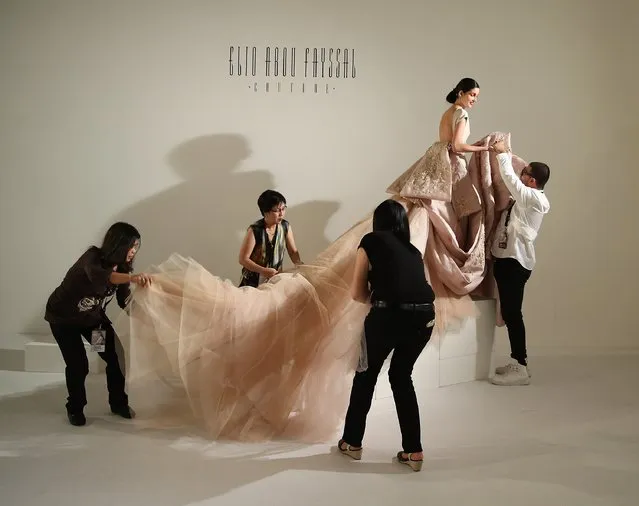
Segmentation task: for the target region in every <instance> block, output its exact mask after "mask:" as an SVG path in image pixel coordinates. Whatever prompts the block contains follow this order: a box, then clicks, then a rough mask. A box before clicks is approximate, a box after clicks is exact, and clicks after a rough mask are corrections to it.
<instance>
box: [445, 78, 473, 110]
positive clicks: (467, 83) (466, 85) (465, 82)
mask: <svg viewBox="0 0 639 506" xmlns="http://www.w3.org/2000/svg"><path fill="white" fill-rule="evenodd" d="M475 88H479V83H478V82H477V81H475V80H474V79H472V78H470V77H464V78H463V79H462V80H461V81H459V82H458V83H457V86H455V87H454V88H453V90H452V91H451V92H450V93H449V94H448V95H446V102H448V103H450V104H454V103H455V101H456V100H457V95H459V92H460V91H461V92H462V93H467V92H469V91H470V90H474V89H475Z"/></svg>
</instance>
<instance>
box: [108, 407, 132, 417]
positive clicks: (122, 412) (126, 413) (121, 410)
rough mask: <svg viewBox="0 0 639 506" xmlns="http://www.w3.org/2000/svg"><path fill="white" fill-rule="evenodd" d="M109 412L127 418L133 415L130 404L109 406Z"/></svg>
mask: <svg viewBox="0 0 639 506" xmlns="http://www.w3.org/2000/svg"><path fill="white" fill-rule="evenodd" d="M111 413H113V414H114V415H118V416H121V417H122V418H126V419H128V420H130V419H131V418H133V417H135V411H133V410H132V409H131V406H115V407H114V406H111Z"/></svg>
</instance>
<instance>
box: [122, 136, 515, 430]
mask: <svg viewBox="0 0 639 506" xmlns="http://www.w3.org/2000/svg"><path fill="white" fill-rule="evenodd" d="M502 137H506V138H507V139H508V140H509V136H508V135H505V134H500V133H495V134H491V135H489V136H486V137H485V138H484V139H482V140H481V141H479V142H478V143H477V144H480V143H483V142H485V143H487V142H493V141H494V140H495V139H497V138H502ZM434 146H435V149H431V150H430V153H429V152H428V151H427V153H426V154H425V155H424V157H422V158H421V159H420V161H418V162H419V163H418V162H416V165H415V166H413V167H411V168H410V169H409V170H408V171H407V173H414V172H417V171H416V170H415V169H416V168H418V171H419V172H424V171H426V172H428V171H430V172H431V174H430V176H428V177H427V178H426V179H427V180H428V181H430V182H431V183H432V180H433V178H439V177H440V176H441V173H442V171H448V172H450V173H451V177H450V178H448V176H446V177H444V179H446V180H448V179H450V181H451V183H450V184H451V185H452V190H451V192H450V195H451V197H450V200H446V198H447V197H446V195H444V197H443V200H431V199H423V198H416V197H414V196H410V195H407V196H404V195H402V194H401V191H400V192H397V193H399V194H397V193H394V192H393V191H392V187H393V185H391V187H390V188H389V192H390V193H394V195H393V198H396V199H397V200H399V201H400V202H402V203H403V204H404V205H405V207H406V208H407V210H408V215H409V222H410V228H411V240H412V242H413V243H414V244H415V245H416V246H417V247H418V248H419V249H420V250H421V251H423V252H424V258H425V264H426V267H427V274H428V277H429V280H430V282H431V285H432V286H433V289H434V290H435V293H436V295H437V298H436V309H437V329H438V331H439V332H443V331H445V329H446V328H448V327H449V326H450V325H452V324H454V323H455V322H457V321H461V320H463V319H464V318H467V317H473V316H475V314H476V311H475V307H474V303H473V302H472V299H471V297H470V294H471V293H473V292H478V291H481V290H482V286H481V285H482V282H483V281H484V280H485V278H486V273H487V261H486V253H487V251H489V239H490V237H491V236H492V229H493V228H494V226H493V225H494V223H495V217H496V213H495V211H496V210H497V211H500V210H501V209H503V208H504V207H505V206H506V202H503V201H504V194H503V188H500V184H501V186H502V187H503V183H501V181H500V178H499V175H498V171H496V169H495V167H496V164H495V160H494V157H493V155H489V154H488V153H483V154H482V156H473V157H472V159H471V162H470V164H469V165H468V170H466V166H465V165H464V166H463V167H461V166H460V164H461V163H462V162H461V161H459V160H457V161H455V158H454V157H455V156H458V155H455V154H453V153H452V152H450V150H449V148H448V146H447V145H441V143H438V144H436V145H434ZM431 148H432V147H431ZM514 158H515V160H514V165H515V166H516V167H519V169H521V166H523V161H521V160H520V159H518V158H516V157H514ZM434 160H437V161H436V162H435V161H434ZM442 160H443V161H442ZM451 160H452V161H451ZM464 161H465V160H464ZM459 171H463V172H464V173H463V174H462V175H461V177H456V176H459ZM409 178H410V174H409V175H408V176H406V179H409ZM464 181H466V182H465V183H464ZM429 184H430V183H429ZM464 185H465V186H464ZM427 186H428V185H427ZM403 187H405V185H403ZM431 187H432V185H431ZM440 187H441V188H446V186H445V185H444V186H441V185H440ZM456 187H457V188H464V189H463V190H460V191H459V192H456ZM468 191H471V192H475V193H474V194H473V193H470V195H471V196H472V195H476V196H477V199H478V200H477V202H478V206H477V207H478V209H472V205H471V206H468V205H466V206H465V202H467V201H468V199H466V200H464V198H457V199H455V195H456V193H457V195H459V194H460V193H464V192H465V193H466V195H468V194H469V193H468ZM440 198H441V197H440ZM471 200H472V199H471ZM464 206H465V207H464ZM464 210H466V211H467V212H465V211H464ZM460 215H463V216H461V217H460ZM371 229H372V216H368V217H366V218H365V219H364V220H362V221H360V222H359V223H357V224H355V225H354V226H353V227H351V228H350V229H349V230H348V231H347V232H345V233H344V234H343V235H342V236H341V237H339V238H338V239H337V240H336V241H335V242H333V243H332V244H331V245H330V246H329V247H328V248H327V249H326V250H324V251H323V252H322V253H320V254H319V255H318V257H317V258H316V259H315V260H314V261H313V262H312V263H311V264H307V265H303V266H300V267H299V268H298V269H297V270H296V271H295V272H294V273H284V274H280V275H278V276H276V277H275V278H273V279H272V280H271V282H269V283H265V284H263V285H261V286H260V287H259V288H251V287H243V288H238V287H236V286H235V285H233V284H232V283H231V282H230V281H228V280H222V279H220V278H219V277H216V276H214V275H213V274H211V273H209V272H208V271H207V270H206V269H204V267H202V266H201V265H200V264H199V263H197V261H195V260H194V259H192V258H185V257H182V256H180V255H178V254H173V255H171V257H170V258H169V259H167V260H166V261H165V262H163V263H161V264H160V265H158V266H156V267H154V268H153V269H152V271H154V272H155V273H156V275H155V276H154V279H155V282H154V284H153V285H151V286H150V287H148V288H146V289H140V290H136V291H135V293H134V296H133V300H132V301H131V304H130V306H129V316H130V317H129V318H128V319H127V320H126V321H118V322H117V324H116V327H117V330H118V333H119V334H120V335H122V336H124V335H126V334H129V335H128V337H129V343H128V346H127V357H126V362H127V367H128V378H129V392H130V395H132V397H134V398H135V397H136V395H138V400H136V401H135V402H136V407H137V409H138V414H139V415H142V416H141V418H142V420H143V421H144V422H143V423H145V424H147V425H148V426H151V427H175V426H182V425H183V424H192V423H194V424H197V425H204V426H205V427H206V429H207V431H208V433H209V434H210V437H212V438H214V439H232V440H244V441H246V440H267V439H274V438H283V439H296V440H301V441H308V442H315V441H325V440H327V439H328V438H331V437H332V436H333V435H334V433H335V431H336V429H337V428H338V426H339V424H340V422H341V420H342V419H343V416H344V413H345V409H346V406H347V404H348V396H349V392H350V380H351V377H352V373H353V371H354V370H355V366H356V364H357V360H358V356H359V351H360V338H361V335H362V329H363V321H364V318H365V316H366V314H367V312H368V306H366V305H363V304H359V303H357V302H354V301H353V300H352V299H351V296H350V291H349V284H350V281H351V274H352V269H353V265H354V259H355V253H356V249H357V246H358V244H359V241H360V240H361V238H362V237H363V236H364V235H365V234H366V233H367V232H369V231H370V230H371ZM490 286H491V285H490V284H488V287H489V288H488V289H487V290H484V291H485V292H486V293H488V295H489V296H491V295H492V294H491V293H490V292H491V290H490ZM484 288H485V287H484ZM145 403H146V404H148V407H149V411H148V412H145V411H144V408H142V409H141V408H140V407H141V406H142V405H143V404H145Z"/></svg>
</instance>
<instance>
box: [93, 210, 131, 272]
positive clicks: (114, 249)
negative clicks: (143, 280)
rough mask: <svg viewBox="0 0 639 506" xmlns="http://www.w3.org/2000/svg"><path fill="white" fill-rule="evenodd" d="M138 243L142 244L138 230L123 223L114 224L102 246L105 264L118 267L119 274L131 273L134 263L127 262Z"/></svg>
mask: <svg viewBox="0 0 639 506" xmlns="http://www.w3.org/2000/svg"><path fill="white" fill-rule="evenodd" d="M136 242H141V237H140V232H138V229H137V228H135V227H134V226H133V225H130V224H129V223H124V222H123V221H119V222H117V223H114V224H113V225H111V226H110V227H109V230H107V232H106V234H104V239H103V240H102V246H100V251H101V253H102V258H103V259H104V263H105V264H107V265H117V266H118V272H131V271H132V270H133V262H127V261H126V256H127V254H128V252H129V250H130V249H131V248H132V247H133V246H134V245H135V243H136Z"/></svg>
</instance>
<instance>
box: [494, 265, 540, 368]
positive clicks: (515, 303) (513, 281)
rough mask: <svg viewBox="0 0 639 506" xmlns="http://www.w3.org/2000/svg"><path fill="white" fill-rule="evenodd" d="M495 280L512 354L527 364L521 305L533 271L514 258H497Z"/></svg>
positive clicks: (520, 361) (521, 362)
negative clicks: (525, 287)
mask: <svg viewBox="0 0 639 506" xmlns="http://www.w3.org/2000/svg"><path fill="white" fill-rule="evenodd" d="M494 274H495V281H497V289H498V290H499V304H500V305H501V317H502V318H503V319H504V323H505V324H506V328H507V329H508V339H509V340H510V352H511V354H510V356H511V357H512V358H514V359H515V360H516V361H517V362H519V363H520V364H522V365H527V358H528V357H527V353H526V327H525V326H524V315H523V314H522V311H521V307H522V305H523V302H524V286H525V285H526V282H527V281H528V279H529V278H530V274H531V271H529V270H528V269H526V268H524V267H523V266H522V265H521V264H520V263H519V262H518V261H517V260H515V259H514V258H496V259H495V266H494Z"/></svg>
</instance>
